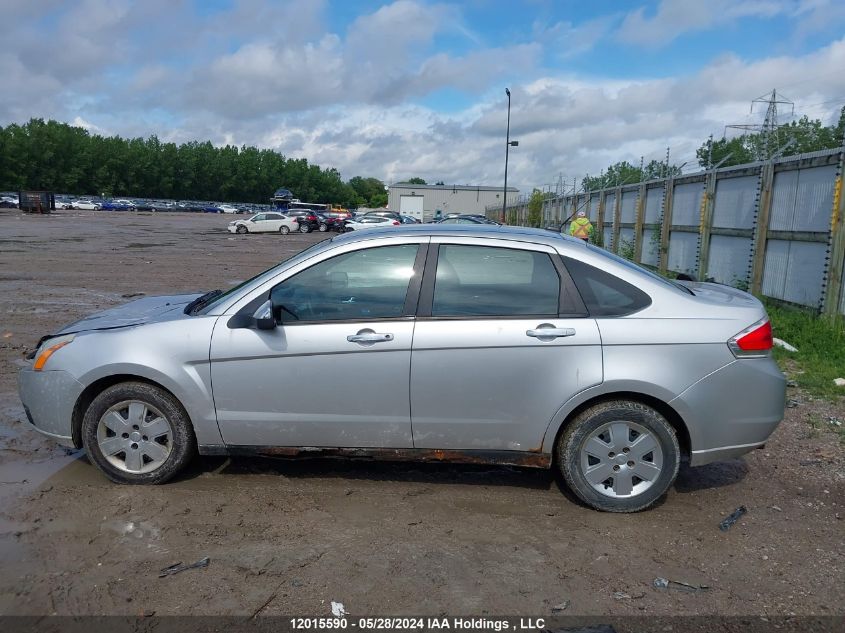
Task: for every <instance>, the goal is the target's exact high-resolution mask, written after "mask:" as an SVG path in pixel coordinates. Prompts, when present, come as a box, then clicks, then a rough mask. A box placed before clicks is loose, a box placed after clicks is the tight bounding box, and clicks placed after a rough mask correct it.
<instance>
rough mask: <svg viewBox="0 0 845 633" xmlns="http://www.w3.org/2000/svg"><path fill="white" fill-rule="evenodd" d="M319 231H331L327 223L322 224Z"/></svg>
mask: <svg viewBox="0 0 845 633" xmlns="http://www.w3.org/2000/svg"><path fill="white" fill-rule="evenodd" d="M319 230H320V233H325V232H326V231H328V230H329V225H328V224H326V223H325V222H320V226H319Z"/></svg>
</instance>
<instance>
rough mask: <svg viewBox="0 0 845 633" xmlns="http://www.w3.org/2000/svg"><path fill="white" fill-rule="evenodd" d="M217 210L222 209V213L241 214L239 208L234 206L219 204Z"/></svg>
mask: <svg viewBox="0 0 845 633" xmlns="http://www.w3.org/2000/svg"><path fill="white" fill-rule="evenodd" d="M217 208H218V209H220V213H240V210H239V209H238V207H236V206H234V205H232V204H218V205H217Z"/></svg>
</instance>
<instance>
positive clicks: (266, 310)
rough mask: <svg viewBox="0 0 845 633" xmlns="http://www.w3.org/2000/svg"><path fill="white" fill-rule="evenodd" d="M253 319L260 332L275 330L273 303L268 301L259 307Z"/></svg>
mask: <svg viewBox="0 0 845 633" xmlns="http://www.w3.org/2000/svg"><path fill="white" fill-rule="evenodd" d="M252 318H253V319H255V327H257V328H258V329H259V330H273V329H275V328H276V319H275V318H274V317H273V302H272V301H270V300H269V299H267V301H265V302H264V303H262V304H261V305H260V306H259V307H258V310H256V311H255V314H253V315H252Z"/></svg>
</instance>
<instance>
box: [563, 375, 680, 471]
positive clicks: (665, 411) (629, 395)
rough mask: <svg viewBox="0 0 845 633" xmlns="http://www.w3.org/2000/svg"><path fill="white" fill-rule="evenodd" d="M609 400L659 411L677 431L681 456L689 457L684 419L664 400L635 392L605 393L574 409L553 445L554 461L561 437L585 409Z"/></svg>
mask: <svg viewBox="0 0 845 633" xmlns="http://www.w3.org/2000/svg"><path fill="white" fill-rule="evenodd" d="M609 400H634V401H635V402H639V403H641V404H644V405H646V406H648V407H651V408H652V409H654V410H655V411H657V412H658V413H659V414H660V415H662V416H663V417H664V418H666V421H667V422H668V423H669V424H670V425H671V427H672V428H673V429H675V433H676V434H677V436H678V444H679V445H680V447H681V455H682V456H684V457H689V455H690V437H689V431H688V430H687V425H686V424H685V423H684V420H683V418H681V416H680V415H678V412H677V411H675V409H673V408H672V407H670V406H669V405H668V404H666V403H665V402H663V401H662V400H660V399H658V398H655V397H653V396H648V395H646V394H644V393H636V392H633V391H617V392H615V393H604V394H602V395H600V396H596V397H595V398H592V399H590V400H587V401H586V402H582V403H581V404H580V405H578V406H577V407H576V408H575V409H573V410H572V411H571V412H570V413H569V415H568V416H566V419H565V420H564V421H563V424H561V425H560V428H559V429H558V431H557V435H556V436H555V442H554V444H553V445H552V459H557V451H556V450H555V449H554V447H556V446H557V442H558V440H559V439H560V436H561V435H562V434H563V432H564V431H565V430H566V428H567V427H568V426H569V425H570V424H571V423H572V421H573V420H574V419H575V418H576V417H577V416H578V415H579V414H580V413H581V412H582V411H584V410H585V409H588V408H590V407H592V406H594V405H596V404H599V403H601V402H607V401H609Z"/></svg>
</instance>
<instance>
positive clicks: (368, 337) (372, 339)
mask: <svg viewBox="0 0 845 633" xmlns="http://www.w3.org/2000/svg"><path fill="white" fill-rule="evenodd" d="M346 340H347V341H349V342H350V343H362V344H364V345H366V344H368V343H369V344H372V343H384V342H386V341H392V340H393V334H388V333H385V334H382V333H380V332H374V331H373V330H369V329H367V330H361V331H360V332H358V333H357V334H350V335H349V336H347V337H346Z"/></svg>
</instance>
